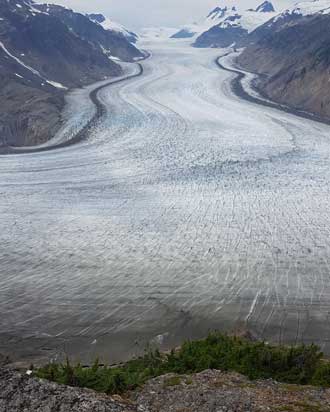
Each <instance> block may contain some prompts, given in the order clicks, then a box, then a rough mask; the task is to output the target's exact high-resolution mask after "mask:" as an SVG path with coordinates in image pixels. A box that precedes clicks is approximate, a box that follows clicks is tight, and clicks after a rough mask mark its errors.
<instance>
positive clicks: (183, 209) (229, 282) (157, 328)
mask: <svg viewBox="0 0 330 412" xmlns="http://www.w3.org/2000/svg"><path fill="white" fill-rule="evenodd" d="M144 47H145V48H147V49H149V50H151V52H152V57H151V58H150V59H148V60H147V61H145V62H144V63H143V66H144V74H143V76H141V77H139V78H134V79H131V80H128V81H127V82H125V83H120V84H118V85H113V86H112V87H109V88H106V89H103V90H102V91H101V92H100V95H99V96H100V99H101V100H102V102H103V103H104V104H105V105H106V106H107V108H108V114H107V115H106V116H105V117H104V118H103V119H102V121H100V122H99V124H98V125H97V126H96V127H95V128H94V130H93V131H92V133H91V135H90V137H89V139H88V140H85V141H83V142H81V143H79V144H76V145H73V146H70V147H67V148H62V149H57V150H52V151H49V152H43V153H30V154H24V155H23V154H22V155H12V156H2V157H1V159H0V160H1V161H0V185H1V198H0V219H1V223H0V224H1V231H0V241H1V245H2V247H1V251H0V268H1V269H0V271H1V275H0V276H1V282H0V311H1V314H2V316H1V319H0V331H1V335H0V352H2V353H9V354H13V353H14V354H15V357H16V358H17V357H19V358H21V359H22V360H24V361H26V360H34V361H35V360H38V359H42V360H44V359H45V358H50V357H54V358H56V357H63V356H65V354H69V355H72V354H75V355H76V356H77V357H79V358H80V359H82V360H83V361H86V362H87V361H90V360H91V359H92V358H94V357H95V356H96V354H98V355H101V357H102V356H104V357H105V358H106V360H110V361H117V360H120V359H123V358H128V357H130V356H132V355H134V354H137V353H141V351H143V350H144V348H145V346H146V344H147V343H150V342H151V343H157V344H160V345H161V346H162V348H167V347H171V346H174V345H176V344H179V343H180V342H181V341H182V339H184V338H187V337H191V338H197V337H201V336H204V335H206V334H207V331H208V330H209V329H237V328H240V327H244V328H246V327H247V328H248V329H250V330H252V331H253V333H254V334H255V335H257V336H258V337H260V338H262V339H266V340H271V341H274V342H287V343H296V342H301V341H304V342H307V343H310V342H312V341H313V342H316V343H318V344H320V345H321V347H322V348H323V349H324V350H325V351H326V352H327V353H330V344H329V337H330V324H329V313H330V303H329V302H330V299H329V298H330V277H329V274H330V266H329V264H330V262H329V257H330V245H329V232H330V215H329V208H330V198H329V190H330V170H329V160H330V139H329V126H327V125H324V124H321V123H317V122H313V121H310V120H307V119H302V118H299V117H295V116H293V115H290V114H288V113H284V112H280V111H277V110H275V109H272V108H267V107H262V106H260V105H256V104H253V103H251V102H247V101H244V100H241V99H239V98H238V97H236V96H235V95H234V94H233V93H232V92H231V89H230V80H231V78H232V77H231V76H232V75H231V74H230V73H228V72H225V71H221V70H219V67H218V66H217V65H216V63H215V58H216V57H217V56H218V55H219V54H221V50H220V51H219V50H216V49H210V50H201V49H193V48H191V47H189V45H188V43H187V42H185V41H174V40H173V41H164V42H162V41H159V40H158V41H154V42H149V43H146V44H145V45H144ZM223 53H225V51H223ZM84 99H85V100H84ZM77 102H79V107H81V106H82V107H83V111H85V110H86V112H84V113H86V116H88V110H89V109H88V105H89V103H88V98H87V96H85V97H84V96H81V95H77V96H76V97H75V96H73V97H72V101H71V106H70V107H71V108H70V107H68V109H67V111H68V113H70V122H71V123H70V124H71V126H69V128H68V129H67V130H71V132H72V127H73V126H72V124H74V122H75V121H77V122H79V121H80V120H81V119H82V117H81V112H80V113H78V114H76V115H75V114H74V113H77V110H78V103H77ZM79 116H80V117H79ZM75 119H76V120H75ZM79 119H80V120H79ZM72 122H73V123H72ZM74 127H75V126H74ZM71 132H70V133H71ZM61 133H66V131H65V130H64V131H63V130H62V131H61ZM68 133H69V131H68ZM57 138H58V139H62V138H63V135H62V137H57ZM109 345H111V346H109ZM109 356H110V359H109Z"/></svg>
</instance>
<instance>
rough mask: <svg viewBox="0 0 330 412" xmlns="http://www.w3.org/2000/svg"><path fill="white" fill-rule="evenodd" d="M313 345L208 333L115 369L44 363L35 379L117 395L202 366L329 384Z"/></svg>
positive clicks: (329, 369)
mask: <svg viewBox="0 0 330 412" xmlns="http://www.w3.org/2000/svg"><path fill="white" fill-rule="evenodd" d="M321 359H322V353H321V352H320V350H319V348H318V347H317V346H315V345H310V346H304V345H301V346H297V347H287V346H272V345H268V344H266V343H264V342H252V341H249V340H247V339H244V338H239V337H233V336H227V335H223V334H221V333H218V332H214V333H211V334H210V335H209V336H208V337H207V338H206V339H203V340H198V341H188V342H185V343H184V344H183V345H182V347H181V348H180V349H179V350H177V351H174V350H173V351H172V352H170V353H169V354H161V353H160V352H159V351H157V350H156V351H149V352H146V353H145V355H144V356H143V357H141V358H138V359H134V360H131V361H129V362H127V363H125V364H123V365H121V366H118V367H104V366H100V365H99V363H98V361H96V362H95V364H94V365H93V366H92V367H91V368H83V367H82V366H81V365H80V364H78V365H72V364H71V363H70V362H69V361H67V362H66V363H64V364H50V365H47V366H45V367H43V368H40V369H38V370H37V371H36V374H37V376H39V377H40V378H45V379H49V380H52V381H56V382H59V383H64V384H67V385H71V386H79V387H87V388H91V389H94V390H96V391H99V392H105V393H108V394H113V393H122V392H125V391H128V390H132V389H135V388H137V387H139V386H141V385H143V384H144V383H145V382H146V381H147V380H148V379H150V378H154V377H157V376H160V375H164V374H167V373H174V374H178V375H184V374H192V373H197V372H202V371H203V370H206V369H220V370H223V371H236V372H238V373H241V374H243V375H246V376H247V377H249V378H250V379H253V380H254V379H269V378H273V379H275V380H277V381H279V382H283V383H289V384H299V385H306V384H313V385H323V386H327V387H330V365H329V364H328V363H325V362H323V361H322V360H321Z"/></svg>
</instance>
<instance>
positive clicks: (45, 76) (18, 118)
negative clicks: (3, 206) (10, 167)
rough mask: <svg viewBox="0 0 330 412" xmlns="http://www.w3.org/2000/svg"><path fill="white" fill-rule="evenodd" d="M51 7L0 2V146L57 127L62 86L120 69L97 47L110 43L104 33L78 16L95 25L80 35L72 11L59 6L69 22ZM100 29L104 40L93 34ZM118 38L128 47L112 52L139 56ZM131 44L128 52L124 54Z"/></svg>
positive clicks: (39, 138)
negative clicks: (70, 18) (130, 52)
mask: <svg viewBox="0 0 330 412" xmlns="http://www.w3.org/2000/svg"><path fill="white" fill-rule="evenodd" d="M54 9H56V10H57V8H56V6H50V5H47V6H42V5H37V4H35V3H33V2H32V1H29V0H25V1H24V0H0V98H1V109H0V148H1V147H2V149H3V146H5V147H6V146H7V145H33V144H39V143H43V142H45V141H46V140H48V139H49V138H50V137H51V136H52V135H53V134H54V133H55V132H56V130H57V129H58V127H59V125H60V112H61V109H62V107H63V105H64V93H65V91H66V90H67V89H69V88H73V87H79V86H82V85H84V84H87V83H92V82H94V81H97V80H101V79H104V78H107V77H109V76H115V75H119V74H120V73H121V68H120V66H119V65H118V64H116V63H115V62H113V61H112V60H111V59H109V56H108V55H107V54H108V51H109V49H107V51H106V52H104V49H103V48H105V45H107V46H108V45H109V46H110V43H111V42H110V40H108V36H112V35H111V33H110V32H107V31H106V30H104V29H103V28H102V27H101V26H99V25H98V24H95V23H93V22H91V21H90V20H89V19H88V18H86V17H84V16H82V17H83V19H84V21H85V20H86V21H87V22H88V27H89V25H90V27H92V26H95V27H96V29H95V30H94V32H95V33H96V34H95V37H93V36H94V32H93V29H92V28H90V30H86V34H84V33H83V29H82V28H81V30H78V28H77V27H79V24H78V23H77V22H76V21H75V18H74V14H75V13H73V12H71V11H69V10H67V9H65V10H66V11H67V14H68V15H70V16H72V22H71V21H70V20H69V18H68V19H67V20H65V19H64V18H60V17H59V16H57V15H56V14H57V13H55V12H54V13H52V10H54ZM60 9H62V8H60ZM63 14H64V13H63ZM79 16H80V15H79ZM77 21H78V22H79V21H80V18H79V17H77ZM71 23H72V24H71ZM73 23H75V24H73ZM75 28H76V30H74V29H75ZM101 31H102V32H104V33H105V34H104V43H102V41H103V38H102V37H101V36H98V33H99V32H101ZM108 33H109V34H108ZM116 39H117V37H116ZM106 41H108V43H106ZM123 41H125V43H126V45H128V46H127V47H122V48H121V47H118V48H117V49H116V51H118V55H119V54H120V56H123V57H129V58H132V59H133V58H134V57H135V56H140V55H141V53H140V52H139V51H137V49H136V48H135V47H134V46H133V45H131V44H130V43H129V42H128V41H127V40H126V39H123V38H122V37H121V38H120V40H119V41H118V42H119V43H120V42H123ZM116 44H117V43H116ZM120 44H122V43H120ZM131 48H133V50H134V54H132V55H129V51H130V50H131ZM110 51H111V52H112V50H111V49H110Z"/></svg>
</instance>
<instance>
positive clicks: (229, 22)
mask: <svg viewBox="0 0 330 412" xmlns="http://www.w3.org/2000/svg"><path fill="white" fill-rule="evenodd" d="M275 15H276V12H275V9H274V6H273V4H272V3H271V2H269V1H265V2H263V3H261V4H260V5H259V6H258V7H257V8H256V9H248V10H239V9H238V8H237V7H232V8H231V10H229V11H228V10H226V11H225V12H223V13H222V14H220V16H221V17H219V15H218V16H217V17H216V19H215V20H214V22H215V21H216V24H214V25H212V27H211V28H209V29H208V30H206V31H204V32H202V33H201V34H200V35H199V36H198V37H197V38H196V40H195V42H194V44H193V45H194V46H195V47H229V46H230V45H232V44H236V45H237V46H239V45H242V44H244V43H245V41H246V39H247V38H248V36H249V33H251V32H253V31H254V30H255V29H256V28H257V27H259V26H261V25H262V24H264V23H265V22H267V21H269V20H270V19H271V18H272V17H274V16H275Z"/></svg>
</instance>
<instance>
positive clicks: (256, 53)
mask: <svg viewBox="0 0 330 412" xmlns="http://www.w3.org/2000/svg"><path fill="white" fill-rule="evenodd" d="M329 38H330V4H329V3H328V2H325V1H323V0H316V1H310V2H303V3H300V4H298V5H297V6H295V7H294V8H292V9H289V10H286V11H284V12H283V13H281V14H280V15H279V16H277V17H276V18H274V19H272V20H271V21H270V22H268V23H267V24H265V25H263V26H261V27H259V28H258V29H257V30H256V31H255V32H254V33H251V35H250V38H249V40H250V45H249V46H248V47H247V48H246V49H245V51H244V52H243V53H242V54H241V56H240V57H239V59H238V62H239V64H240V65H241V66H242V67H244V68H246V69H248V70H250V71H254V72H257V73H260V74H263V75H265V76H262V77H261V79H262V80H260V81H259V88H260V89H261V90H262V91H263V92H264V93H265V94H266V95H268V96H269V97H270V98H272V99H274V100H276V101H278V102H281V103H287V104H289V105H292V106H294V107H296V108H298V109H302V110H307V111H311V112H315V113H318V114H321V115H322V116H327V117H330V95H329V86H328V85H329V67H330V44H329Z"/></svg>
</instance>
